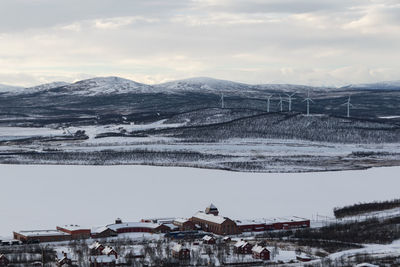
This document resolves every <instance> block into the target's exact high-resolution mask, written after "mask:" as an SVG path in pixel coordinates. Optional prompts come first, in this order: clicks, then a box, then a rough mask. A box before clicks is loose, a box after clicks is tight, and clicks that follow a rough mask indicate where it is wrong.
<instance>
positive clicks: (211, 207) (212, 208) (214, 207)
mask: <svg viewBox="0 0 400 267" xmlns="http://www.w3.org/2000/svg"><path fill="white" fill-rule="evenodd" d="M207 208H208V209H210V210H217V207H216V206H215V205H214V204H213V203H211V204H210V205H209V206H208V207H207Z"/></svg>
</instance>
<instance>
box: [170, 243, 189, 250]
mask: <svg viewBox="0 0 400 267" xmlns="http://www.w3.org/2000/svg"><path fill="white" fill-rule="evenodd" d="M182 249H186V248H185V247H184V246H183V245H181V244H176V245H175V246H173V247H172V250H173V251H175V252H179V251H181V250H182Z"/></svg>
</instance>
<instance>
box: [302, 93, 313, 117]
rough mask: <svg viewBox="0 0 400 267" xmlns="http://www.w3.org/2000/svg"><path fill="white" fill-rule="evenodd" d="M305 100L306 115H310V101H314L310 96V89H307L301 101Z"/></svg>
mask: <svg viewBox="0 0 400 267" xmlns="http://www.w3.org/2000/svg"><path fill="white" fill-rule="evenodd" d="M304 101H307V116H310V101H311V102H313V103H314V101H313V100H312V99H311V98H310V91H307V97H306V98H304V100H303V102H304Z"/></svg>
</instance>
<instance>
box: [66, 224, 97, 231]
mask: <svg viewBox="0 0 400 267" xmlns="http://www.w3.org/2000/svg"><path fill="white" fill-rule="evenodd" d="M59 227H60V228H63V229H66V230H69V231H76V230H90V228H89V227H83V226H80V225H77V224H69V225H63V226H59Z"/></svg>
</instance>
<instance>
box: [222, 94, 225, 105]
mask: <svg viewBox="0 0 400 267" xmlns="http://www.w3.org/2000/svg"><path fill="white" fill-rule="evenodd" d="M224 107H225V104H224V93H221V108H224Z"/></svg>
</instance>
